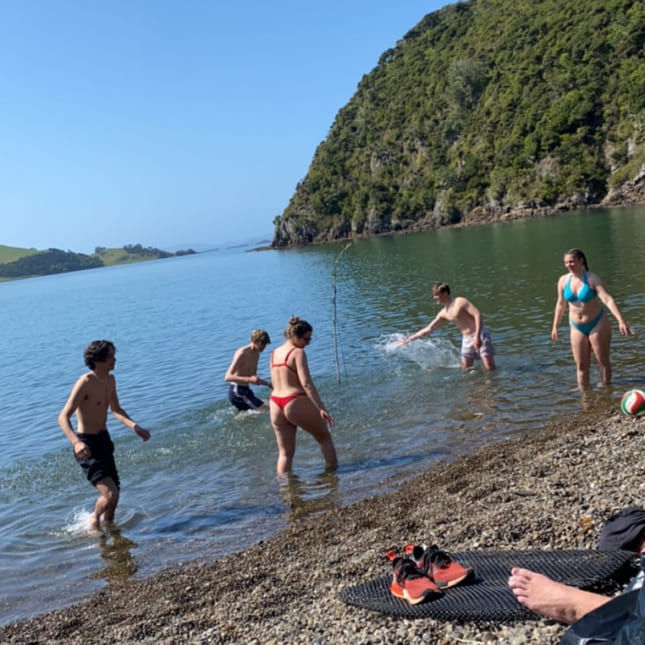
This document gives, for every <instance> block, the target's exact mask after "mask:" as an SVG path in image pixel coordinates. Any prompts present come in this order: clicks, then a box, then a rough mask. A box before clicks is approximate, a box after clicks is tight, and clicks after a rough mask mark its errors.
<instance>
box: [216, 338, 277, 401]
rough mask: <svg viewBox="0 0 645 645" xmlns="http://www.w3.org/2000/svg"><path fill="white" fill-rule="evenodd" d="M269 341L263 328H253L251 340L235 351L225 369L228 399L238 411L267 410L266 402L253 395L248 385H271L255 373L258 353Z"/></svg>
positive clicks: (258, 357)
mask: <svg viewBox="0 0 645 645" xmlns="http://www.w3.org/2000/svg"><path fill="white" fill-rule="evenodd" d="M270 342H271V339H270V338H269V334H268V333H267V332H265V331H264V329H254V330H253V333H252V334H251V342H250V343H249V344H248V345H244V347H240V348H239V349H238V350H237V351H236V352H235V354H234V355H233V360H232V361H231V365H230V367H229V368H228V370H227V371H226V376H224V380H225V381H228V382H229V383H230V386H229V388H228V400H229V401H230V402H231V403H232V404H233V405H234V406H235V407H236V408H237V409H238V410H240V411H244V410H263V411H268V410H269V405H268V403H265V402H264V401H262V399H259V398H258V397H257V396H255V393H254V392H253V390H252V389H251V388H250V387H249V385H264V386H265V387H271V383H269V381H265V380H264V379H263V378H260V377H259V376H258V375H257V371H258V361H259V359H260V354H261V353H262V352H263V351H264V348H265V347H266V346H267V345H268V344H269V343H270Z"/></svg>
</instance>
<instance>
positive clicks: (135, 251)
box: [0, 244, 195, 281]
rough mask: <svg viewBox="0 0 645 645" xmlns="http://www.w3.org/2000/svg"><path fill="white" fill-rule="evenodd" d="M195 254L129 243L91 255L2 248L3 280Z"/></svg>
mask: <svg viewBox="0 0 645 645" xmlns="http://www.w3.org/2000/svg"><path fill="white" fill-rule="evenodd" d="M193 253H195V251H193V250H192V249H188V250H185V251H177V253H169V252H168V251H163V250H161V249H157V248H154V247H150V246H149V247H143V246H141V244H130V245H125V246H123V247H121V248H111V249H108V248H105V247H96V249H95V252H94V253H92V254H91V255H86V254H84V253H74V252H73V251H61V250H60V249H47V250H46V251H38V250H36V249H21V248H17V247H11V246H2V245H0V281H3V280H15V279H18V278H31V277H36V276H41V275H51V274H53V273H65V272H68V271H81V270H83V269H96V268H99V267H103V266H111V265H115V264H128V263H131V262H144V261H147V260H158V259H160V258H169V257H174V256H179V255H191V254H193Z"/></svg>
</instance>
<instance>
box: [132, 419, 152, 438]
mask: <svg viewBox="0 0 645 645" xmlns="http://www.w3.org/2000/svg"><path fill="white" fill-rule="evenodd" d="M132 429H133V430H134V432H135V434H137V435H138V436H139V437H141V438H142V439H143V440H144V441H148V439H150V432H148V430H146V429H145V428H142V427H141V426H140V425H139V424H138V423H135V424H134V428H132Z"/></svg>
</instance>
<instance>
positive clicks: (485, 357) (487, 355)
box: [479, 327, 497, 372]
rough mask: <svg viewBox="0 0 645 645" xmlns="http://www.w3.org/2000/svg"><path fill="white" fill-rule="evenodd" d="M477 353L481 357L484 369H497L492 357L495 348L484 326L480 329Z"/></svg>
mask: <svg viewBox="0 0 645 645" xmlns="http://www.w3.org/2000/svg"><path fill="white" fill-rule="evenodd" d="M479 355H480V357H481V359H482V364H483V365H484V369H486V370H488V371H489V372H490V371H492V370H494V369H497V366H496V365H495V358H494V355H495V348H494V347H493V341H492V339H491V337H490V333H489V332H488V329H486V327H483V328H482V331H481V346H480V348H479Z"/></svg>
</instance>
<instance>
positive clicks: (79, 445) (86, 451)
mask: <svg viewBox="0 0 645 645" xmlns="http://www.w3.org/2000/svg"><path fill="white" fill-rule="evenodd" d="M72 449H73V450H74V456H75V457H78V458H79V459H89V458H90V457H91V456H92V451H91V450H90V447H89V446H88V445H87V444H86V443H85V442H84V441H77V442H76V443H75V444H74V445H73V446H72Z"/></svg>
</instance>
